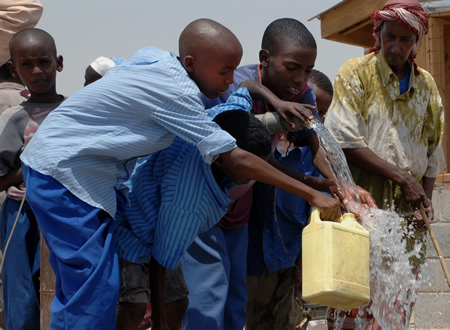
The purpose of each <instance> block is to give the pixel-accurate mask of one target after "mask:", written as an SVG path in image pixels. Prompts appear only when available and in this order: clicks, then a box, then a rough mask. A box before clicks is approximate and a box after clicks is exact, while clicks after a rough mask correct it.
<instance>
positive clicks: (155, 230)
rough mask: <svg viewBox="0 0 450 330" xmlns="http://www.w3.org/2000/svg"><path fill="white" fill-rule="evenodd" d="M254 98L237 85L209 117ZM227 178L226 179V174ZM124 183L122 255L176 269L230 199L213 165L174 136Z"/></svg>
mask: <svg viewBox="0 0 450 330" xmlns="http://www.w3.org/2000/svg"><path fill="white" fill-rule="evenodd" d="M251 104H252V99H251V97H250V95H249V93H248V90H247V89H246V88H242V89H239V90H238V91H237V92H236V93H234V94H233V95H232V96H231V97H230V98H229V99H228V102H227V103H224V104H221V105H218V106H216V107H214V108H212V109H209V110H208V115H209V116H210V118H214V117H215V116H216V115H217V114H219V113H220V112H222V111H226V110H234V109H242V110H246V111H250V109H251ZM224 182H227V179H226V178H225V179H224ZM127 185H129V186H130V194H129V200H130V204H129V205H130V206H129V207H128V208H126V210H125V217H120V216H119V217H118V218H117V221H116V227H115V231H114V242H115V244H116V249H117V253H118V255H119V257H120V258H124V259H127V260H129V261H131V262H134V263H143V262H148V261H150V258H151V256H152V255H153V256H154V258H155V259H156V260H157V261H158V262H159V263H160V264H161V265H162V266H163V267H167V268H172V269H173V268H175V267H176V266H177V265H178V263H179V261H180V258H181V256H182V255H183V254H184V253H185V252H186V250H187V249H188V247H189V246H190V245H191V243H192V242H193V240H194V238H195V236H196V235H197V234H198V233H199V232H204V231H206V230H208V229H210V228H211V227H212V226H214V225H215V224H216V223H217V222H218V221H219V220H220V218H221V217H222V216H223V215H224V214H225V213H226V211H227V208H228V205H229V203H230V202H231V199H230V197H229V194H228V191H229V190H231V189H232V188H233V187H236V186H235V185H234V184H226V185H225V191H223V190H222V189H221V188H220V186H219V185H218V184H217V182H216V180H215V178H214V176H213V174H212V171H211V166H210V165H208V164H206V163H205V162H204V161H203V160H202V157H201V155H200V153H199V152H198V150H197V149H196V148H195V146H193V145H192V144H190V143H187V142H185V141H183V140H181V139H179V138H176V139H175V140H174V141H173V143H172V145H171V146H170V147H169V148H166V149H164V150H162V151H160V152H158V153H156V154H153V155H151V156H148V157H145V158H141V159H139V161H138V165H137V166H136V169H135V171H134V172H133V175H132V176H131V179H130V181H129V182H127Z"/></svg>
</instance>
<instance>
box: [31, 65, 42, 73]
mask: <svg viewBox="0 0 450 330" xmlns="http://www.w3.org/2000/svg"><path fill="white" fill-rule="evenodd" d="M42 72H43V71H42V70H41V68H40V67H39V66H35V67H34V68H33V74H41V73H42Z"/></svg>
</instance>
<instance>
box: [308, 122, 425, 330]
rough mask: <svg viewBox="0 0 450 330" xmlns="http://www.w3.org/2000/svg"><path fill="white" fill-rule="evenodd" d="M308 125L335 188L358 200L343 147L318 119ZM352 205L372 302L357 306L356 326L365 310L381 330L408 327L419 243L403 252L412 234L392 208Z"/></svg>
mask: <svg viewBox="0 0 450 330" xmlns="http://www.w3.org/2000/svg"><path fill="white" fill-rule="evenodd" d="M311 127H312V128H314V130H315V131H316V132H317V135H318V138H319V142H320V146H321V147H322V149H323V150H324V152H325V154H326V158H327V161H328V162H329V164H330V167H331V169H332V171H333V174H334V176H335V178H336V181H337V184H338V188H339V189H340V190H341V192H344V193H347V194H348V193H350V194H353V195H354V199H355V200H356V201H359V199H358V192H357V188H356V185H355V183H354V182H353V179H352V176H351V173H350V170H349V168H348V165H347V161H346V159H345V155H344V153H343V151H342V149H341V148H340V146H339V145H338V143H337V142H336V140H335V139H334V138H333V137H332V135H331V134H330V132H329V131H328V130H327V129H326V128H325V127H324V126H323V125H322V123H320V121H318V120H317V119H315V120H313V121H312V122H311ZM355 196H356V197H355ZM352 207H358V208H359V209H358V211H359V212H361V215H362V217H361V218H362V221H361V224H362V225H363V226H364V227H365V228H366V229H367V230H368V231H369V233H370V286H371V303H370V304H369V305H366V306H362V307H360V308H359V310H358V313H357V316H356V319H355V324H356V326H355V328H356V329H365V327H366V321H365V318H364V313H367V312H369V313H370V314H372V315H374V317H375V319H376V320H377V321H378V323H379V324H380V326H381V327H382V328H383V329H407V328H409V319H410V314H411V311H412V308H411V307H412V304H413V303H414V302H415V300H416V297H417V291H418V288H419V286H420V284H421V280H420V279H421V276H423V275H421V274H419V275H415V273H417V272H414V269H413V267H412V266H411V264H410V262H409V258H410V257H412V256H419V253H420V251H421V249H422V245H421V244H416V246H415V247H414V248H413V249H412V251H410V252H408V253H406V252H405V251H406V240H405V239H404V238H405V236H408V235H409V236H411V235H412V234H407V233H406V232H407V230H408V229H412V228H409V227H408V226H407V225H403V224H404V219H403V218H401V217H400V216H399V215H398V214H397V213H395V211H394V209H393V208H391V209H390V210H379V209H370V210H363V209H362V208H361V206H360V204H359V205H358V203H356V205H353V206H352ZM349 257H350V256H349ZM343 314H344V313H338V312H336V313H335V316H336V317H337V321H336V329H340V328H341V327H342V324H343V322H344V318H345V316H341V315H343Z"/></svg>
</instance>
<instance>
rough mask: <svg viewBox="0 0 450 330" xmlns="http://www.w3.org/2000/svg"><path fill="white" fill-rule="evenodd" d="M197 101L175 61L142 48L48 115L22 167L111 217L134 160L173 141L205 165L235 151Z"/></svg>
mask: <svg viewBox="0 0 450 330" xmlns="http://www.w3.org/2000/svg"><path fill="white" fill-rule="evenodd" d="M200 94H201V93H200V90H199V88H198V87H197V85H196V84H195V82H194V81H193V80H191V79H190V77H189V76H188V75H187V73H186V70H185V69H184V68H183V67H182V66H181V64H180V62H179V61H178V59H177V57H176V56H175V54H173V53H171V52H168V51H163V50H160V49H157V48H153V47H148V48H143V49H141V50H139V51H138V52H136V53H135V54H134V55H133V56H132V57H131V58H130V59H128V60H126V61H124V62H123V63H120V64H119V65H117V66H115V67H114V68H112V69H110V70H109V71H108V72H107V73H106V75H105V76H104V77H103V78H102V79H100V80H98V81H96V82H94V83H93V84H91V85H89V86H87V87H85V88H82V89H81V90H79V91H78V92H77V93H75V94H74V95H72V96H71V97H70V98H69V99H67V100H66V101H65V102H64V103H63V104H62V105H61V106H60V107H58V108H57V109H55V110H54V111H53V112H52V113H51V114H50V115H49V116H48V117H47V119H46V120H45V121H44V123H43V124H42V125H41V127H40V128H39V130H38V132H37V133H36V134H35V135H34V137H33V139H32V140H31V142H30V144H29V145H28V146H27V147H26V149H25V151H24V153H23V154H22V157H21V159H22V162H23V163H25V164H26V165H27V166H29V167H31V168H33V169H34V170H36V171H38V172H40V173H41V174H44V175H48V176H51V177H53V178H54V179H56V180H57V181H59V182H60V183H61V184H63V185H64V186H65V187H66V188H67V189H68V190H69V191H70V192H71V193H73V194H74V195H75V196H77V197H78V198H79V199H81V200H83V201H84V202H86V203H88V204H90V205H92V206H94V207H97V208H100V209H103V210H105V211H107V212H108V213H109V214H110V215H111V216H114V215H115V213H116V192H115V189H122V183H123V182H125V181H126V180H127V179H128V178H129V174H130V173H131V172H132V170H133V168H134V165H135V159H136V158H137V157H140V156H145V155H149V154H152V153H155V152H157V151H159V150H161V149H164V148H166V147H168V146H169V145H170V144H171V143H172V141H173V139H174V138H175V135H177V136H179V137H180V138H182V139H183V140H186V141H188V142H190V143H194V144H195V145H196V147H197V148H198V149H199V150H200V152H201V154H202V156H203V159H204V161H206V162H207V163H209V164H210V163H212V162H213V160H214V159H215V157H216V156H217V155H219V154H221V153H223V152H227V151H230V150H232V149H234V148H235V147H236V143H235V140H234V138H232V137H231V136H230V135H229V134H228V133H227V132H225V131H222V130H221V129H220V127H219V126H218V125H216V124H215V123H213V122H212V121H211V120H209V118H208V116H207V114H206V112H205V108H204V106H203V104H202V101H201V99H200Z"/></svg>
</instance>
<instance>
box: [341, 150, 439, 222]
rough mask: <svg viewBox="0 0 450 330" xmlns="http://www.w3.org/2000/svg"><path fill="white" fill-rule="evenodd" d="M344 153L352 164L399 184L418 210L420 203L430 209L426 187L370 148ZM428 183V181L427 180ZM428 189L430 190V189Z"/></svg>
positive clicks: (408, 199)
mask: <svg viewBox="0 0 450 330" xmlns="http://www.w3.org/2000/svg"><path fill="white" fill-rule="evenodd" d="M344 153H345V156H346V157H347V159H348V160H349V161H350V162H352V163H354V164H357V165H358V166H359V167H361V168H362V169H365V170H366V171H368V172H371V173H374V174H377V175H379V176H382V177H385V178H387V179H389V180H392V181H394V182H395V183H397V184H398V185H399V186H400V187H401V189H402V192H403V194H404V196H405V199H406V201H407V202H408V203H411V204H412V205H414V206H415V207H417V208H420V203H422V204H423V206H424V207H425V209H429V208H430V206H431V203H430V202H429V201H428V196H427V193H425V190H424V187H422V186H421V185H420V183H419V182H418V181H417V180H416V179H415V178H414V177H413V176H412V175H410V174H409V173H408V171H405V170H403V169H401V168H399V167H397V166H395V165H392V164H390V163H388V162H386V161H385V160H383V159H382V158H380V157H378V156H377V155H376V154H375V153H374V152H373V151H372V150H370V149H369V148H358V149H344ZM426 182H428V181H427V180H426ZM427 189H428V190H429V188H427ZM427 215H428V216H429V217H432V215H433V214H432V213H431V212H430V211H428V212H427Z"/></svg>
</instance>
